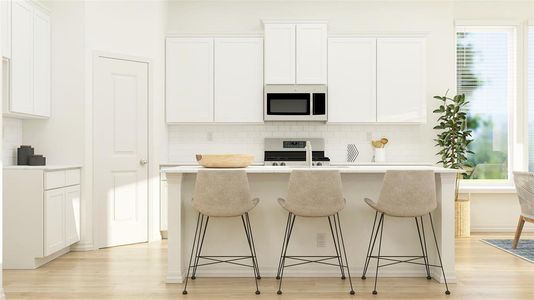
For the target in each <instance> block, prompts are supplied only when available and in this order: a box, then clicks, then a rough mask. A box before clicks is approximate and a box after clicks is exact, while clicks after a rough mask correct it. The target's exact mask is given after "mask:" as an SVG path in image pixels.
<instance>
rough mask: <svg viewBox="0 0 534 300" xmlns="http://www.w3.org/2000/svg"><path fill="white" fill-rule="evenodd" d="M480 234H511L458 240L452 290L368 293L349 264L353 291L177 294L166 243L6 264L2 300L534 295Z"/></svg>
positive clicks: (389, 284) (401, 283)
mask: <svg viewBox="0 0 534 300" xmlns="http://www.w3.org/2000/svg"><path fill="white" fill-rule="evenodd" d="M481 238H513V234H508V235H502V234H501V235H495V234H493V235H491V234H477V235H474V236H473V237H471V238H467V239H458V240H457V241H456V262H457V277H458V283H457V284H453V285H451V291H452V295H450V296H445V295H444V294H443V289H444V287H443V286H442V285H440V284H437V283H436V282H434V281H427V280H426V279H424V278H383V279H380V281H379V284H380V286H379V294H378V295H376V296H373V295H371V291H372V289H373V286H372V284H373V280H372V278H368V279H367V280H366V281H362V280H361V279H360V278H359V276H358V275H359V273H360V272H361V270H352V273H353V276H354V279H353V280H354V283H355V288H356V296H350V295H349V294H348V291H349V289H348V282H347V281H341V280H339V279H337V278H287V279H284V287H285V288H284V294H283V295H282V296H278V295H276V293H275V291H276V280H275V279H273V278H263V279H262V280H261V286H260V289H261V291H262V294H261V295H259V296H256V295H254V288H253V281H252V279H250V278H199V280H196V281H193V282H191V284H190V288H189V292H190V293H189V295H187V296H183V295H182V294H181V285H177V284H165V282H164V278H165V272H166V243H165V242H154V243H149V244H138V245H132V246H125V247H116V248H110V249H104V250H99V251H90V252H72V253H69V254H67V255H65V256H63V257H61V258H59V259H57V260H55V261H53V262H51V263H49V264H47V265H46V266H44V267H42V268H40V269H37V270H30V271H26V270H24V271H15V270H5V271H4V273H3V274H4V289H5V291H6V295H7V298H8V299H484V300H488V299H508V300H510V299H525V300H527V299H528V300H532V299H534V264H532V263H529V262H526V261H524V260H522V259H520V258H517V257H515V256H513V255H510V254H508V253H505V252H503V251H501V250H499V249H496V248H494V247H491V246H489V245H486V244H484V243H482V242H481V241H480V239H481ZM523 238H534V235H532V234H525V235H524V236H523Z"/></svg>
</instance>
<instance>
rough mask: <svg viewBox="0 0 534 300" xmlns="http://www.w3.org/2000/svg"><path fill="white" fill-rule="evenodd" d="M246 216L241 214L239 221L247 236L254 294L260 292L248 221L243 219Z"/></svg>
mask: <svg viewBox="0 0 534 300" xmlns="http://www.w3.org/2000/svg"><path fill="white" fill-rule="evenodd" d="M245 220H246V217H244V216H243V215H242V216H241V221H242V222H243V229H244V230H245V236H246V238H247V242H248V248H249V250H250V260H251V261H252V270H253V271H254V281H255V283H256V295H259V294H260V289H259V288H258V273H257V266H256V260H255V259H254V251H253V247H252V240H251V236H250V231H249V227H248V222H247V221H245Z"/></svg>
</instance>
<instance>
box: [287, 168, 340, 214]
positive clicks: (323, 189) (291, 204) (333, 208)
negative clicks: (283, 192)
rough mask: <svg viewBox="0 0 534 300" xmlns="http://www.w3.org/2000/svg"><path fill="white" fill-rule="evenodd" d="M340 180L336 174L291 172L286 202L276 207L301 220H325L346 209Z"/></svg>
mask: <svg viewBox="0 0 534 300" xmlns="http://www.w3.org/2000/svg"><path fill="white" fill-rule="evenodd" d="M345 202H346V201H345V198H344V197H343V191H342V185H341V176H340V174H339V171H336V170H307V169H306V170H293V171H292V172H291V175H290V177H289V188H288V193H287V198H286V199H283V198H280V199H278V203H279V204H280V205H281V206H282V207H283V208H284V209H286V210H287V211H289V212H290V213H292V214H294V215H297V216H300V217H328V216H332V215H334V214H336V213H338V212H339V211H341V210H342V209H343V208H344V207H345Z"/></svg>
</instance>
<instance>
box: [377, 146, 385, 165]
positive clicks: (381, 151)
mask: <svg viewBox="0 0 534 300" xmlns="http://www.w3.org/2000/svg"><path fill="white" fill-rule="evenodd" d="M385 161H386V148H374V162H385Z"/></svg>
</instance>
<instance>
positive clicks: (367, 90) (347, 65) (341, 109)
mask: <svg viewBox="0 0 534 300" xmlns="http://www.w3.org/2000/svg"><path fill="white" fill-rule="evenodd" d="M328 122H330V123H335V122H340V123H350V122H376V39H374V38H330V39H328Z"/></svg>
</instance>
